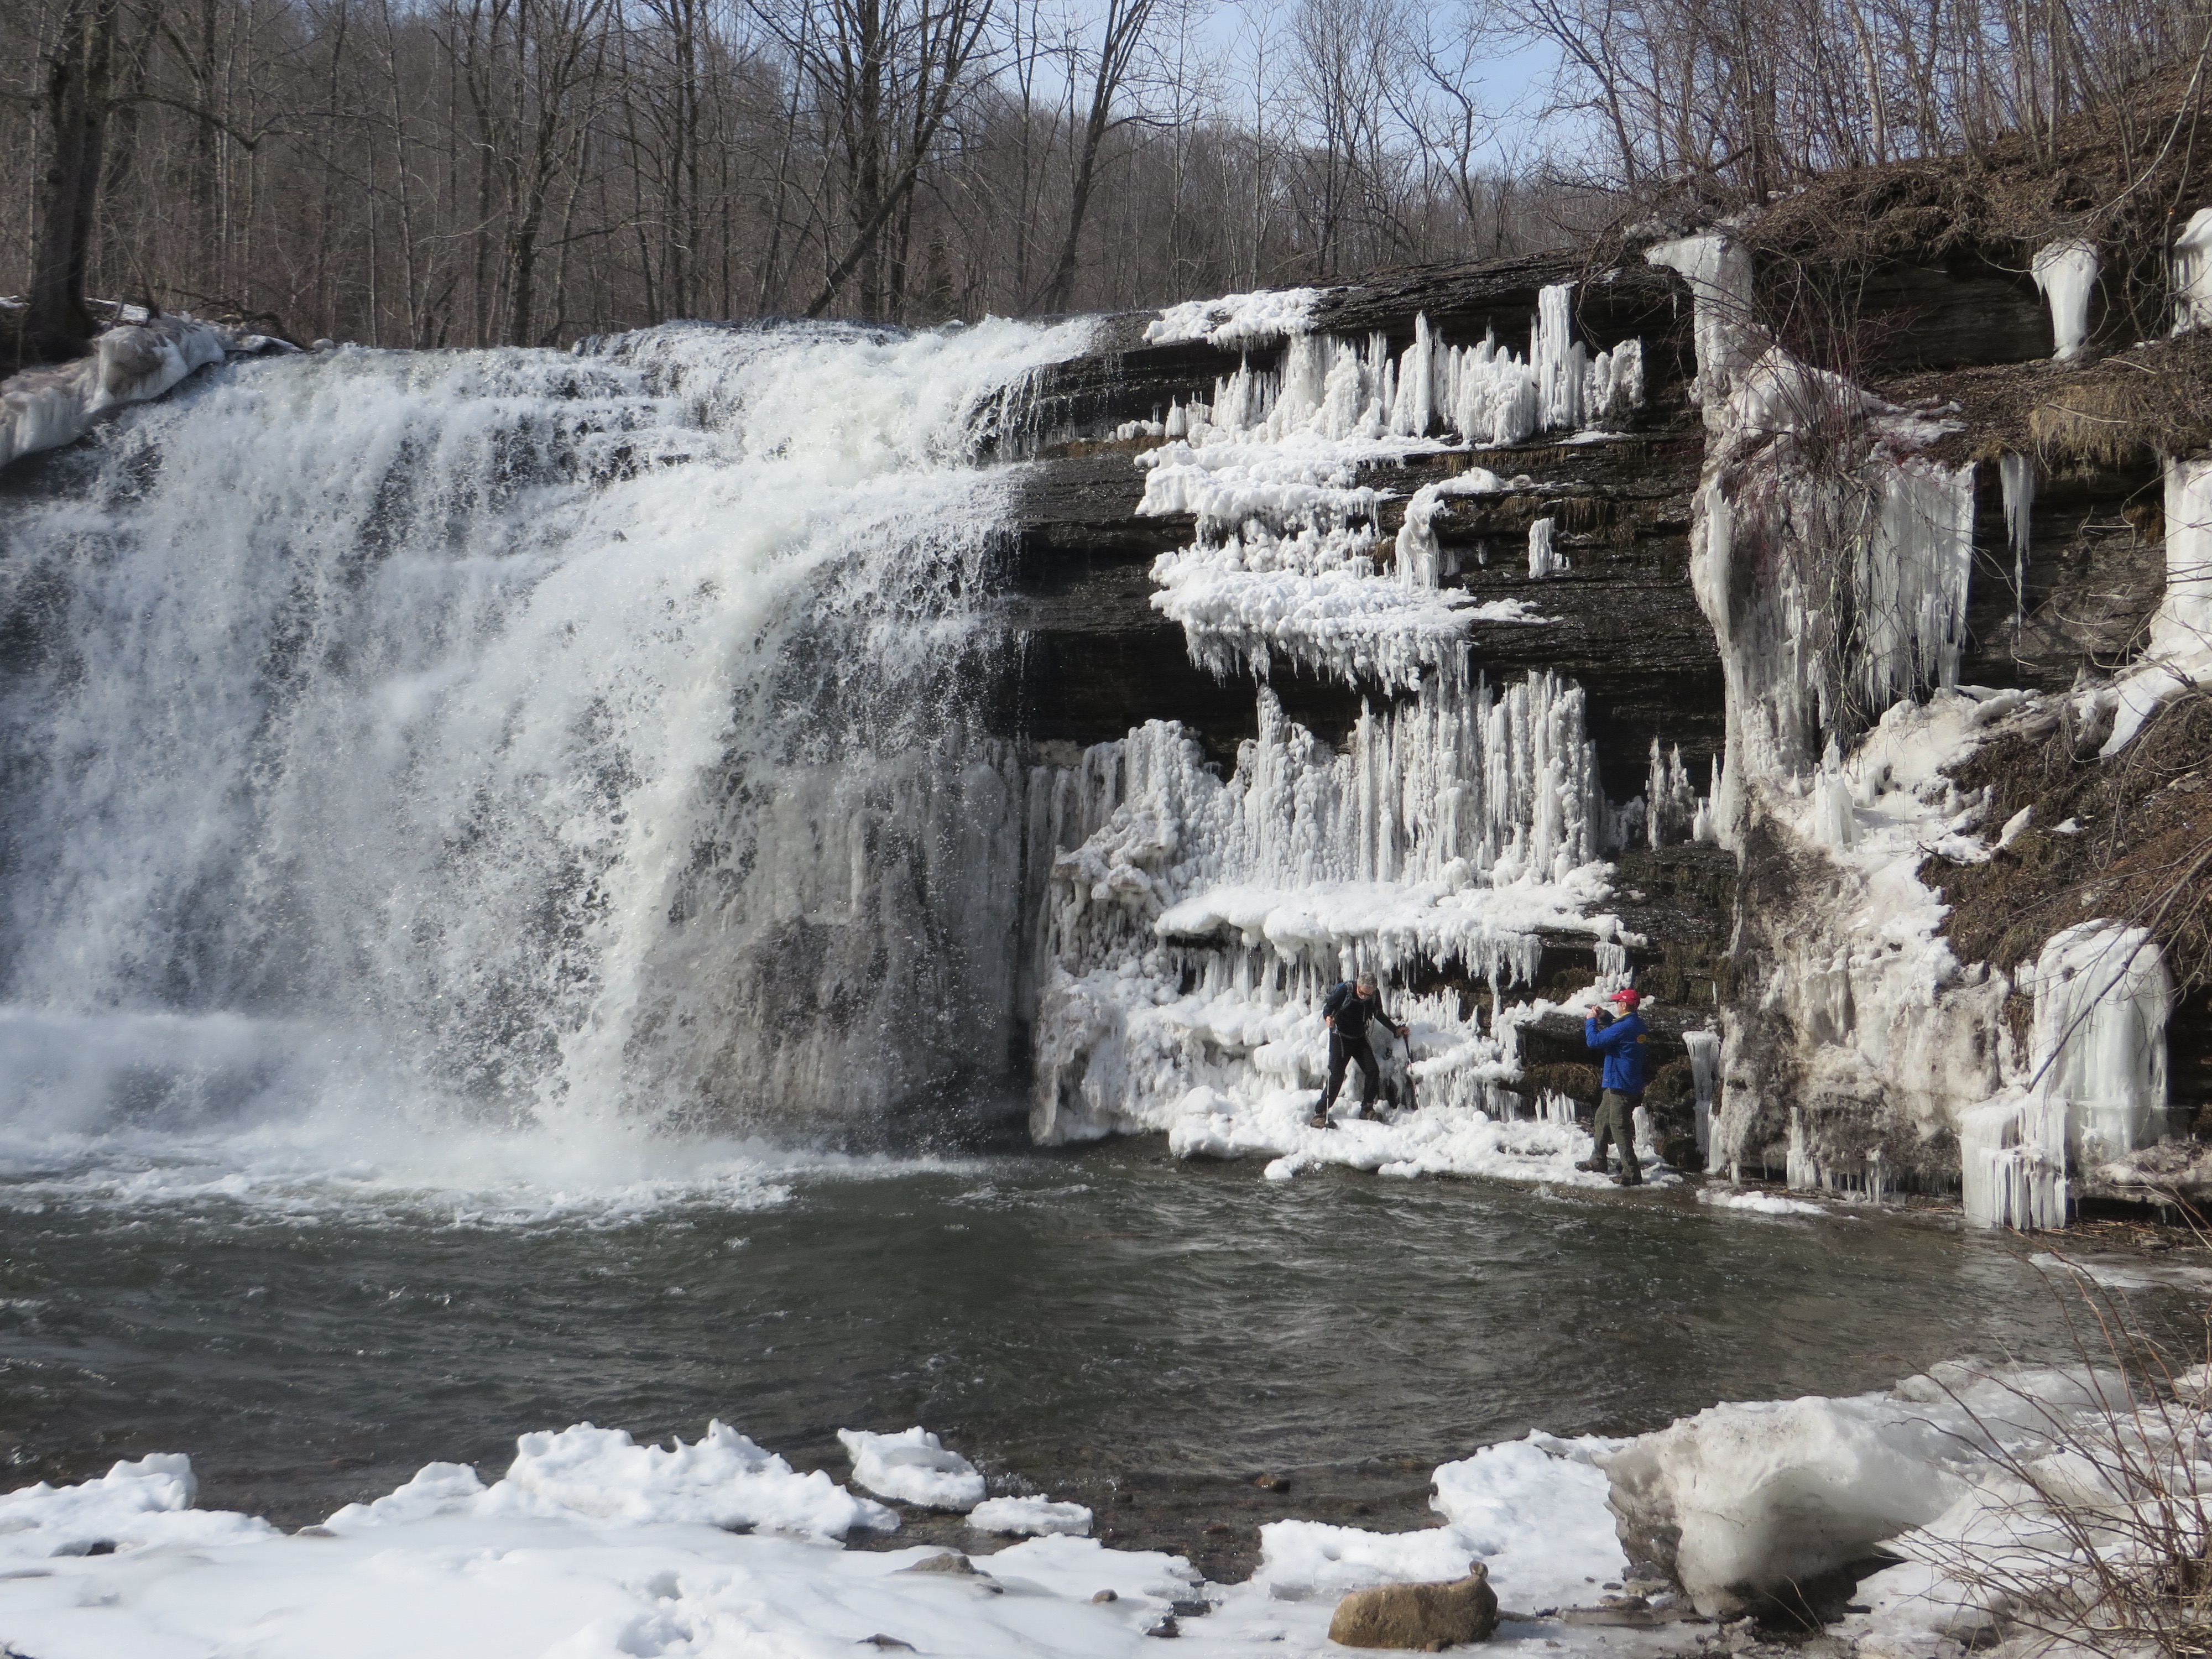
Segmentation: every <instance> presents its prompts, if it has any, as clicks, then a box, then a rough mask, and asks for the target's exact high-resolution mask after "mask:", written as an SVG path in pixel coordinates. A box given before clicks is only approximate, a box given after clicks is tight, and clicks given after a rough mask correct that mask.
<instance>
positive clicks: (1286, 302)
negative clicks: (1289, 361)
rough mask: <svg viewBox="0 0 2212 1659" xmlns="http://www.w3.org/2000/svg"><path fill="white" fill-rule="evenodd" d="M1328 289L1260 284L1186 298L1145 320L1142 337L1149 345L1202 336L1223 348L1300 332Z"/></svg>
mask: <svg viewBox="0 0 2212 1659" xmlns="http://www.w3.org/2000/svg"><path fill="white" fill-rule="evenodd" d="M1328 292H1329V290H1328V289H1325V288H1285V289H1257V290H1255V292H1253V293H1250V294H1225V295H1222V296H1221V298H1219V299H1218V300H1186V301H1183V302H1182V304H1181V305H1174V306H1170V307H1168V308H1167V309H1166V310H1164V311H1163V312H1161V313H1160V314H1159V317H1158V319H1157V320H1156V321H1153V322H1150V323H1147V324H1146V325H1145V340H1146V343H1147V344H1149V345H1176V344H1180V343H1182V342H1183V341H1185V340H1204V341H1205V342H1206V343H1207V344H1209V345H1216V346H1219V347H1221V348H1222V349H1224V350H1227V351H1233V350H1236V349H1239V348H1241V347H1244V346H1254V345H1261V344H1264V343H1267V342H1269V341H1273V340H1279V339H1281V338H1282V337H1284V336H1285V335H1286V334H1303V333H1304V332H1305V331H1307V330H1308V329H1309V328H1310V327H1311V326H1312V325H1313V310H1314V307H1315V305H1316V303H1318V302H1319V301H1320V300H1321V298H1322V295H1326V294H1328Z"/></svg>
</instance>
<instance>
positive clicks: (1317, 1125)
mask: <svg viewBox="0 0 2212 1659" xmlns="http://www.w3.org/2000/svg"><path fill="white" fill-rule="evenodd" d="M1306 1127H1307V1128H1309V1129H1326V1128H1328V1127H1329V1121H1328V1113H1327V1112H1316V1113H1315V1114H1314V1115H1312V1116H1311V1117H1310V1118H1308V1119H1307V1120H1306Z"/></svg>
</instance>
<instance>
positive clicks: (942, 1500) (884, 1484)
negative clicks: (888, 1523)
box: [837, 1424, 983, 1510]
mask: <svg viewBox="0 0 2212 1659" xmlns="http://www.w3.org/2000/svg"><path fill="white" fill-rule="evenodd" d="M837 1438H838V1439H839V1440H841V1441H842V1442H843V1443H844V1446H845V1449H846V1451H847V1452H848V1454H849V1455H851V1457H852V1459H853V1479H854V1482H855V1483H856V1484H858V1485H860V1486H866V1488H867V1489H868V1490H869V1491H870V1492H873V1493H875V1494H876V1496H877V1497H878V1498H893V1499H896V1501H897V1502H899V1503H902V1504H921V1506H922V1507H924V1508H925V1509H933V1510H972V1509H974V1508H975V1505H976V1504H980V1503H981V1502H982V1501H983V1477H982V1476H981V1474H978V1473H976V1469H975V1465H974V1464H973V1463H970V1462H969V1461H968V1460H967V1459H966V1458H964V1457H963V1456H962V1455H960V1454H959V1453H958V1452H956V1451H947V1450H946V1449H945V1445H944V1443H943V1442H941V1441H940V1440H939V1439H938V1437H936V1436H935V1435H933V1434H932V1433H930V1432H929V1431H928V1430H927V1429H925V1428H923V1427H921V1425H919V1424H917V1425H915V1426H914V1427H913V1428H910V1429H908V1430H907V1431H905V1432H904V1433H902V1434H871V1433H869V1432H868V1431H866V1429H840V1430H838V1431H837Z"/></svg>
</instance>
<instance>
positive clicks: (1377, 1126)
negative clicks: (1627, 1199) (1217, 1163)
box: [1168, 1073, 1681, 1187]
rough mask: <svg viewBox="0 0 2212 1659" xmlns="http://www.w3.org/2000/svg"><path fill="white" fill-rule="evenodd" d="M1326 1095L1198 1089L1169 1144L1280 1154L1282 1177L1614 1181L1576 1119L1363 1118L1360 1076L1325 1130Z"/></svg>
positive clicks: (1655, 1177)
mask: <svg viewBox="0 0 2212 1659" xmlns="http://www.w3.org/2000/svg"><path fill="white" fill-rule="evenodd" d="M1357 1076H1358V1073H1353V1077H1354V1079H1356V1078H1357ZM1319 1100H1320V1095H1319V1093H1318V1092H1317V1091H1314V1090H1311V1089H1297V1090H1292V1089H1285V1090H1278V1091H1275V1092H1273V1093H1272V1094H1268V1095H1266V1096H1263V1097H1261V1098H1260V1099H1259V1100H1257V1101H1252V1100H1231V1098H1229V1097H1227V1096H1225V1095H1223V1094H1221V1093H1220V1092H1218V1091H1216V1090H1212V1089H1203V1088H1200V1089H1194V1090H1192V1091H1190V1093H1189V1094H1188V1095H1187V1096H1185V1097H1184V1098H1183V1101H1182V1113H1181V1115H1179V1116H1178V1117H1176V1120H1175V1121H1174V1122H1173V1123H1172V1124H1170V1126H1169V1128H1168V1150H1169V1151H1170V1152H1173V1153H1174V1154H1175V1155H1176V1157H1178V1158H1249V1157H1252V1156H1255V1155H1259V1156H1264V1157H1267V1158H1271V1159H1272V1160H1273V1162H1271V1163H1270V1164H1268V1166H1267V1170H1266V1171H1265V1173H1266V1175H1267V1177H1268V1178H1269V1179H1270V1180H1274V1181H1284V1180H1289V1179H1291V1178H1292V1177H1295V1176H1298V1175H1301V1174H1303V1173H1305V1172H1306V1171H1308V1170H1317V1169H1320V1168H1322V1166H1323V1165H1325V1164H1340V1165H1343V1166H1344V1167H1346V1168H1347V1169H1353V1170H1372V1171H1373V1172H1374V1173H1376V1174H1377V1175H1385V1176H1435V1175H1449V1176H1493V1177H1496V1178H1498V1179H1501V1180H1506V1181H1526V1182H1547V1183H1548V1184H1550V1185H1553V1186H1561V1187H1609V1186H1611V1185H1612V1184H1613V1183H1612V1182H1611V1180H1610V1178H1609V1177H1607V1176H1601V1175H1598V1174H1595V1172H1592V1171H1589V1170H1577V1169H1576V1168H1575V1165H1576V1164H1578V1163H1580V1162H1582V1161H1583V1159H1585V1158H1589V1154H1590V1136H1589V1131H1588V1130H1586V1129H1583V1128H1579V1127H1576V1126H1575V1125H1573V1124H1571V1123H1555V1122H1547V1121H1539V1120H1535V1119H1530V1118H1494V1117H1491V1116H1488V1115H1486V1114H1484V1113H1483V1112H1482V1111H1480V1109H1476V1108H1474V1107H1472V1106H1424V1107H1422V1108H1420V1109H1419V1110H1415V1111H1401V1112H1397V1113H1395V1114H1393V1115H1391V1116H1390V1117H1389V1119H1388V1120H1387V1121H1386V1120H1378V1119H1375V1118H1357V1117H1354V1116H1353V1115H1352V1113H1353V1112H1355V1111H1356V1110H1357V1109H1358V1089H1357V1086H1356V1083H1355V1084H1354V1085H1348V1086H1347V1087H1346V1091H1345V1093H1344V1095H1342V1096H1340V1097H1338V1103H1337V1108H1336V1110H1335V1113H1334V1116H1333V1118H1332V1120H1331V1121H1332V1125H1333V1127H1329V1128H1327V1129H1316V1128H1314V1127H1310V1121H1309V1120H1310V1118H1311V1117H1312V1115H1313V1109H1314V1107H1315V1105H1316V1103H1318V1101H1319ZM1638 1157H1639V1158H1641V1159H1642V1160H1643V1163H1644V1180H1645V1181H1646V1182H1648V1183H1649V1184H1650V1185H1653V1186H1670V1185H1674V1184H1678V1183H1679V1182H1680V1180H1681V1177H1680V1176H1678V1175H1676V1174H1675V1173H1674V1171H1673V1170H1670V1169H1668V1167H1667V1165H1666V1164H1664V1163H1663V1162H1662V1161H1661V1160H1660V1158H1659V1154H1658V1153H1657V1152H1656V1150H1654V1149H1653V1148H1652V1147H1651V1146H1650V1144H1649V1143H1648V1142H1647V1143H1645V1144H1644V1146H1641V1147H1640V1148H1639V1149H1638Z"/></svg>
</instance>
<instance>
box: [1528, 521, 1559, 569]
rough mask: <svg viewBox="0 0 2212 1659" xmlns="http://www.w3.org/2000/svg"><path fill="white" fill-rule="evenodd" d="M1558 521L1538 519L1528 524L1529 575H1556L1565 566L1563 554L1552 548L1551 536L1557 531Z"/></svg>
mask: <svg viewBox="0 0 2212 1659" xmlns="http://www.w3.org/2000/svg"><path fill="white" fill-rule="evenodd" d="M1558 529H1559V525H1558V522H1557V521H1556V520H1552V519H1538V520H1535V522H1534V523H1533V524H1531V525H1530V526H1528V574H1529V575H1530V576H1531V577H1544V576H1556V575H1558V574H1559V572H1561V571H1562V570H1565V568H1567V561H1566V559H1565V556H1563V555H1561V554H1559V553H1556V552H1554V551H1553V548H1552V538H1553V534H1554V533H1555V532H1557V531H1558Z"/></svg>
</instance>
